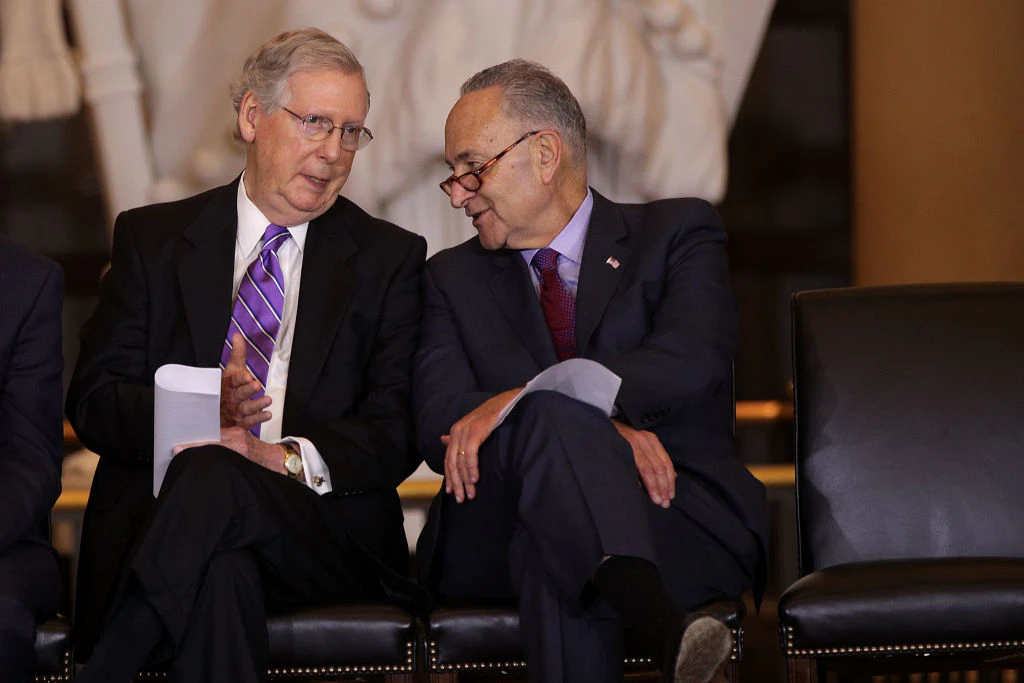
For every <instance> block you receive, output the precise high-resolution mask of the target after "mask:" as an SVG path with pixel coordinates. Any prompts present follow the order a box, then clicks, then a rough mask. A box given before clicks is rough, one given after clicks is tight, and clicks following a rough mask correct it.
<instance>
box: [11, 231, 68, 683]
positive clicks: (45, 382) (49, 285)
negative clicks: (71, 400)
mask: <svg viewBox="0 0 1024 683" xmlns="http://www.w3.org/2000/svg"><path fill="white" fill-rule="evenodd" d="M0 292H2V293H0V302H2V305H0V678H2V679H3V680H4V681H12V682H14V683H23V682H25V681H31V680H32V678H33V675H34V673H35V648H34V644H35V632H36V623H37V622H38V621H40V620H42V619H45V618H47V617H49V616H51V615H52V614H54V613H55V612H56V611H57V600H58V597H59V595H60V569H59V567H58V565H57V554H56V553H55V552H54V551H53V548H52V547H51V546H50V539H49V524H50V522H49V518H50V508H51V507H53V502H54V501H55V500H57V496H59V495H60V463H61V457H62V445H63V444H62V438H63V437H62V434H63V430H62V429H61V422H62V420H61V408H60V404H61V372H62V371H63V369H64V357H63V355H62V354H61V333H60V330H61V325H60V315H61V303H62V302H63V299H64V276H63V275H62V274H61V271H60V267H59V266H58V265H57V264H55V263H53V262H52V261H49V260H47V259H44V258H43V257H42V256H39V255H38V254H36V253H35V252H32V251H29V250H28V249H25V248H23V247H20V246H18V245H17V244H14V243H13V242H11V241H9V240H7V239H5V238H0Z"/></svg>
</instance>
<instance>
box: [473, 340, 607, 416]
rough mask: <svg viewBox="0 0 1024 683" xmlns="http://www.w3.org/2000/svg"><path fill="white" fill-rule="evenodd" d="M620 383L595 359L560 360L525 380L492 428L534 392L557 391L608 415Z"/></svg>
mask: <svg viewBox="0 0 1024 683" xmlns="http://www.w3.org/2000/svg"><path fill="white" fill-rule="evenodd" d="M621 384H622V378H621V377H619V376H618V375H616V374H615V373H614V372H612V371H611V370H609V369H608V368H606V367H605V366H603V365H601V364H600V363H598V362H596V361H592V360H588V359H586V358H570V359H568V360H563V361H562V362H561V363H556V364H555V365H552V366H551V367H550V368H548V369H547V370H544V371H543V372H541V373H540V374H539V375H537V376H536V377H534V378H533V379H531V380H530V381H529V382H527V383H526V386H525V387H523V390H522V391H520V392H519V393H518V394H516V396H515V398H513V399H512V400H511V401H509V404H508V405H507V406H505V408H504V409H503V410H502V411H501V412H500V413H499V414H498V420H497V422H495V423H494V427H493V428H492V431H493V430H494V429H497V428H498V425H500V424H501V423H502V422H504V421H505V418H506V417H508V414H509V413H511V412H512V409H513V408H515V407H516V404H517V403H519V401H520V399H522V398H523V396H526V395H527V394H529V393H532V392H534V391H557V392H558V393H560V394H565V395H566V396H569V397H570V398H574V399H576V400H577V401H582V402H584V403H587V404H589V405H592V406H594V407H595V408H597V409H598V410H600V411H601V412H603V413H604V414H605V415H607V416H609V417H611V414H612V408H613V407H614V406H615V397H616V396H617V395H618V393H619V386H620V385H621Z"/></svg>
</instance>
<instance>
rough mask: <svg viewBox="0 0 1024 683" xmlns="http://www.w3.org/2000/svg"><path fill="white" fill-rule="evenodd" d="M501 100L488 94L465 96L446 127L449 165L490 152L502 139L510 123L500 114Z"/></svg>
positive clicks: (482, 92)
mask: <svg viewBox="0 0 1024 683" xmlns="http://www.w3.org/2000/svg"><path fill="white" fill-rule="evenodd" d="M499 105H500V97H496V93H493V92H489V91H488V90H483V91H475V92H471V93H468V94H466V95H464V96H462V97H461V98H460V99H459V101H458V102H456V103H455V106H454V107H453V108H452V111H451V114H449V116H448V122H447V125H446V126H445V156H446V158H447V160H448V161H449V162H455V161H460V160H462V159H464V158H467V157H469V156H473V155H475V154H479V153H482V152H485V151H488V150H490V149H491V148H492V147H493V146H494V144H495V142H496V141H500V140H501V139H503V136H504V134H505V131H506V130H507V128H508V127H509V122H508V121H507V120H506V118H505V117H504V116H503V115H502V113H501V108H500V106H499Z"/></svg>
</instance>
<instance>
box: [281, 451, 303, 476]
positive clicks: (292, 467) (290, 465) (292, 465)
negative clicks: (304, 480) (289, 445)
mask: <svg viewBox="0 0 1024 683" xmlns="http://www.w3.org/2000/svg"><path fill="white" fill-rule="evenodd" d="M284 468H285V469H286V470H288V472H290V473H291V474H298V473H299V472H301V471H302V458H300V457H299V456H297V455H295V454H294V453H290V454H289V455H288V457H287V458H285V461H284Z"/></svg>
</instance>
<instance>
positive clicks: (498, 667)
mask: <svg viewBox="0 0 1024 683" xmlns="http://www.w3.org/2000/svg"><path fill="white" fill-rule="evenodd" d="M730 630H731V631H732V636H733V642H732V652H731V653H730V654H729V661H731V662H739V661H740V653H741V652H742V648H743V629H742V628H734V629H730ZM426 646H427V672H428V673H451V672H459V671H509V670H523V669H525V668H526V661H525V660H516V661H504V662H458V663H456V664H442V663H441V662H440V655H439V653H438V646H437V641H434V640H428V641H427V642H426ZM622 663H623V665H625V666H649V667H652V668H653V667H654V660H652V659H651V658H650V657H626V658H625V659H623V661H622Z"/></svg>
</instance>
